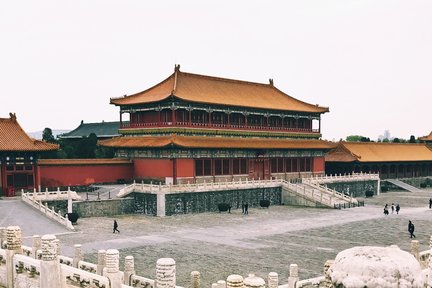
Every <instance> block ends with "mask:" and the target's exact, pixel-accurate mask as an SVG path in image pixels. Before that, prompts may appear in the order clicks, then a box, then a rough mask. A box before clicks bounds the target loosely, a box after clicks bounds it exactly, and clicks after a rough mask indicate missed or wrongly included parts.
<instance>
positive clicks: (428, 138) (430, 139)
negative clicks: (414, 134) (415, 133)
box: [419, 132, 432, 141]
mask: <svg viewBox="0 0 432 288" xmlns="http://www.w3.org/2000/svg"><path fill="white" fill-rule="evenodd" d="M419 140H421V141H432V132H430V133H429V135H427V136H424V137H419Z"/></svg>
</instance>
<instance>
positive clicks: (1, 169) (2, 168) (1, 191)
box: [0, 163, 6, 196]
mask: <svg viewBox="0 0 432 288" xmlns="http://www.w3.org/2000/svg"><path fill="white" fill-rule="evenodd" d="M0 177H1V179H0V180H1V181H0V182H1V183H0V184H1V185H0V195H2V196H6V164H5V163H1V164H0Z"/></svg>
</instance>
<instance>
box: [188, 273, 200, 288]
mask: <svg viewBox="0 0 432 288" xmlns="http://www.w3.org/2000/svg"><path fill="white" fill-rule="evenodd" d="M190 276H191V288H200V287H201V274H200V272H198V271H192V272H191V275H190Z"/></svg>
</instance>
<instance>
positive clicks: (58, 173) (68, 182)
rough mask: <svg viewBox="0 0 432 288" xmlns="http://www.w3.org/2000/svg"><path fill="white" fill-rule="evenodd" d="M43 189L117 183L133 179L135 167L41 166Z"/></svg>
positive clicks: (123, 165) (108, 165)
mask: <svg viewBox="0 0 432 288" xmlns="http://www.w3.org/2000/svg"><path fill="white" fill-rule="evenodd" d="M38 168H39V175H40V185H41V186H42V187H59V186H80V185H89V184H92V183H115V182H117V179H124V180H126V181H129V180H132V178H133V165H132V163H131V164H117V165H113V164H111V165H110V164H106V165H47V166H45V165H40V166H39V167H38Z"/></svg>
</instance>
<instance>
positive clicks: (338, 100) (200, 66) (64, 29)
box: [0, 0, 432, 140]
mask: <svg viewBox="0 0 432 288" xmlns="http://www.w3.org/2000/svg"><path fill="white" fill-rule="evenodd" d="M431 15H432V1H430V0H425V1H420V0H407V1H398V0H382V1H380V0H370V1H369V0H355V1H354V0H340V1H325V0H316V1H312V0H296V1H287V0H281V1H251V0H244V1H242V0H236V1H232V0H231V1H225V0H218V1H202V0H201V1H179V0H177V1H174V0H173V1H141V0H136V1H126V0H121V1H109V0H100V1H92V0H74V1H61V0H53V1H45V0H41V1H19V0H13V1H3V2H2V3H1V4H0V97H1V98H0V99H1V102H0V103H1V104H0V117H2V118H5V117H9V112H15V113H16V114H17V118H18V121H19V122H20V124H21V126H22V127H23V129H24V130H26V131H28V132H32V131H38V130H43V129H44V128H45V127H49V128H51V129H74V128H76V127H77V126H78V125H79V123H80V121H81V120H84V122H100V121H102V120H105V121H118V120H119V108H118V107H115V106H113V105H110V104H109V99H110V97H120V96H122V95H124V94H133V93H137V92H139V91H142V90H145V89H147V88H149V87H150V86H152V85H154V84H156V83H158V82H160V81H162V80H163V79H165V78H166V77H168V76H169V75H170V74H171V73H172V72H173V70H174V65H175V64H180V65H181V70H182V71H185V72H191V73H197V74H204V75H211V76H218V77H225V78H232V79H239V80H247V81H253V82H260V83H268V79H269V78H273V79H274V84H275V86H276V87H277V88H279V89H280V90H282V91H284V92H285V93H288V94H289V95H291V96H293V97H295V98H297V99H300V100H303V101H306V102H309V103H312V104H319V105H321V106H326V107H329V108H330V112H329V113H326V114H324V115H323V117H322V124H321V128H322V133H323V139H328V140H333V139H334V140H339V139H340V138H344V139H345V137H346V136H348V135H363V136H366V137H370V138H371V139H376V138H377V137H378V135H382V134H384V130H389V131H390V133H391V136H393V137H400V138H406V139H407V138H409V137H410V135H415V136H416V137H419V136H425V135H427V134H429V132H431V130H432V125H431V113H430V111H432V110H431V104H432V16H431Z"/></svg>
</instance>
